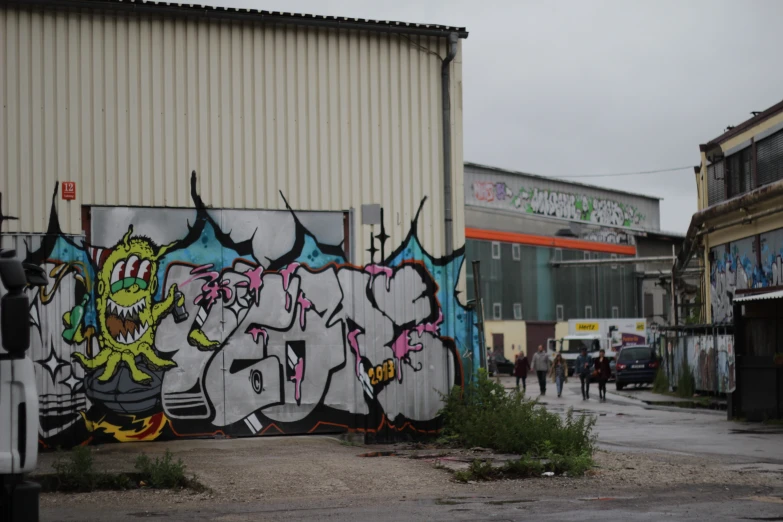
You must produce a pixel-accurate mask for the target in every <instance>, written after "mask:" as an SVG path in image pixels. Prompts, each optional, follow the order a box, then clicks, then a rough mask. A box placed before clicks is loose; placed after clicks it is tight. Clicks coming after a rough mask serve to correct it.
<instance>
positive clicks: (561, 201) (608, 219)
mask: <svg viewBox="0 0 783 522" xmlns="http://www.w3.org/2000/svg"><path fill="white" fill-rule="evenodd" d="M473 196H474V197H475V198H476V199H477V200H478V201H482V202H484V203H497V204H498V205H503V206H507V207H509V208H511V209H515V210H517V211H521V212H525V213H528V214H539V215H542V216H550V217H557V218H562V219H568V220H571V221H582V222H588V223H594V224H598V225H604V226H612V227H637V226H641V225H643V224H644V222H645V216H644V215H643V214H641V213H640V212H639V211H638V210H637V209H636V208H635V207H633V206H631V205H628V204H625V203H619V202H617V201H614V200H611V199H601V198H595V197H590V196H586V195H579V194H569V193H565V192H556V191H553V190H541V189H538V188H527V187H519V188H518V189H516V190H514V189H512V188H511V187H510V186H509V185H508V184H507V183H505V182H492V181H475V182H473Z"/></svg>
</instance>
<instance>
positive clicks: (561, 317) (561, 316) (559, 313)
mask: <svg viewBox="0 0 783 522" xmlns="http://www.w3.org/2000/svg"><path fill="white" fill-rule="evenodd" d="M555 316H556V317H557V320H558V321H565V309H564V307H563V305H557V306H556V307H555Z"/></svg>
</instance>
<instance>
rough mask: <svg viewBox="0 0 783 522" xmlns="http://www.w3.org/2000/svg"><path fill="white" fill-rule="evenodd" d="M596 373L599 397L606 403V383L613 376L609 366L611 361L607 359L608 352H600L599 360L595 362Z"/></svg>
mask: <svg viewBox="0 0 783 522" xmlns="http://www.w3.org/2000/svg"><path fill="white" fill-rule="evenodd" d="M595 371H596V372H597V373H598V375H597V377H598V396H599V400H601V401H606V381H608V380H609V378H610V377H611V376H612V368H611V367H610V366H609V359H607V358H606V352H605V351H604V350H601V351H600V352H598V359H596V360H595Z"/></svg>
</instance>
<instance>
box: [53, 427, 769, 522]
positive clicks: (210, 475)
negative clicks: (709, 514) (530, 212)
mask: <svg viewBox="0 0 783 522" xmlns="http://www.w3.org/2000/svg"><path fill="white" fill-rule="evenodd" d="M166 449H170V450H171V451H172V452H173V453H174V454H175V456H176V457H181V458H182V459H183V461H184V462H185V464H186V465H187V470H188V473H195V474H196V475H197V477H198V479H199V480H200V481H201V482H202V483H203V484H204V485H206V486H207V487H209V488H210V489H211V491H209V492H207V493H194V492H191V491H153V490H134V491H101V492H95V493H81V494H61V493H46V494H43V495H42V497H41V507H42V508H44V509H46V508H49V509H51V508H56V507H57V506H62V507H64V508H66V507H73V506H74V504H78V505H80V506H87V505H89V506H90V507H91V508H100V506H106V507H107V508H110V507H111V506H116V505H130V504H132V505H138V506H140V507H143V508H144V509H154V508H155V506H172V505H175V504H185V505H193V504H199V503H205V504H210V505H211V504H219V503H242V502H258V501H259V500H263V501H270V502H271V501H276V500H282V499H288V498H291V497H292V496H296V497H297V498H299V499H304V498H310V499H313V500H316V499H318V498H324V499H326V498H333V497H335V496H339V497H342V498H350V497H354V496H356V497H361V498H362V499H365V501H366V499H367V498H368V497H377V498H383V497H388V496H389V495H390V494H392V493H393V494H394V495H395V496H397V497H401V498H405V497H410V498H414V497H424V496H443V497H449V496H452V497H453V496H458V495H481V494H489V493H498V492H499V491H502V492H503V493H504V494H509V495H516V494H519V495H524V496H525V497H530V498H532V497H549V496H562V495H565V496H567V497H571V496H574V497H580V498H581V497H611V496H621V495H623V494H639V492H640V490H641V491H653V490H659V491H660V490H666V489H671V488H672V487H676V486H686V485H687V486H688V487H689V488H690V489H693V488H696V489H695V490H694V491H699V489H698V488H699V487H702V486H703V487H704V488H705V491H706V490H708V489H709V490H711V491H714V490H715V489H716V488H720V487H723V488H725V489H726V490H729V489H730V488H732V487H739V486H743V489H748V488H749V489H750V490H752V492H753V493H755V494H768V493H770V492H773V491H778V492H779V491H780V490H781V488H783V467H780V468H778V467H774V466H773V467H771V468H769V469H768V470H765V471H762V470H758V469H751V468H742V467H730V466H727V465H724V464H721V463H720V462H719V461H718V460H716V459H713V458H703V457H693V456H685V455H673V454H670V453H616V452H607V451H598V452H597V453H596V455H595V460H596V465H597V466H596V468H595V469H594V470H592V471H590V472H589V473H588V476H585V477H581V478H567V477H551V478H543V477H542V478H539V479H521V480H502V481H495V482H487V483H471V484H460V483H457V482H455V481H454V480H452V478H451V474H450V472H448V471H445V470H442V469H437V468H436V467H435V465H434V462H433V461H432V460H428V459H423V458H417V459H413V458H408V456H409V455H405V456H379V457H372V458H368V457H360V456H359V455H361V454H364V453H368V452H376V451H384V452H386V451H395V450H397V451H402V450H405V449H410V446H403V445H398V446H355V445H349V444H346V443H343V442H340V441H339V440H337V439H334V438H330V437H285V438H255V439H234V440H192V441H173V442H167V443H140V444H113V445H107V446H102V447H99V448H97V449H96V450H95V460H96V468H97V469H99V470H105V471H121V470H126V471H131V470H132V469H133V463H134V461H135V458H136V456H137V455H138V454H139V453H141V452H145V453H147V454H150V455H152V456H154V455H160V454H162V453H163V452H164V451H165V450H166ZM402 453H410V452H405V451H402ZM413 453H418V454H419V456H421V455H422V454H425V453H426V454H432V453H433V450H419V451H414V452H413ZM443 453H444V454H445V453H446V452H445V451H444V452H443ZM462 454H463V455H470V454H471V453H470V452H462ZM475 455H477V456H484V455H485V453H484V452H476V453H475ZM55 458H56V455H55V454H51V453H49V454H43V455H41V456H40V462H39V472H47V471H50V470H51V463H52V462H53V461H54V459H55ZM694 498H695V497H694ZM182 507H185V506H182Z"/></svg>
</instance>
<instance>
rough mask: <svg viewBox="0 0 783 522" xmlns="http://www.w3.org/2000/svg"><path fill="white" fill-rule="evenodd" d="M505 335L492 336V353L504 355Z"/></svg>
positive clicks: (495, 334)
mask: <svg viewBox="0 0 783 522" xmlns="http://www.w3.org/2000/svg"><path fill="white" fill-rule="evenodd" d="M504 340H505V339H504V338H503V334H498V333H493V334H492V351H493V352H494V353H498V354H500V355H503V353H504V352H503V348H504V346H503V342H504Z"/></svg>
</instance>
